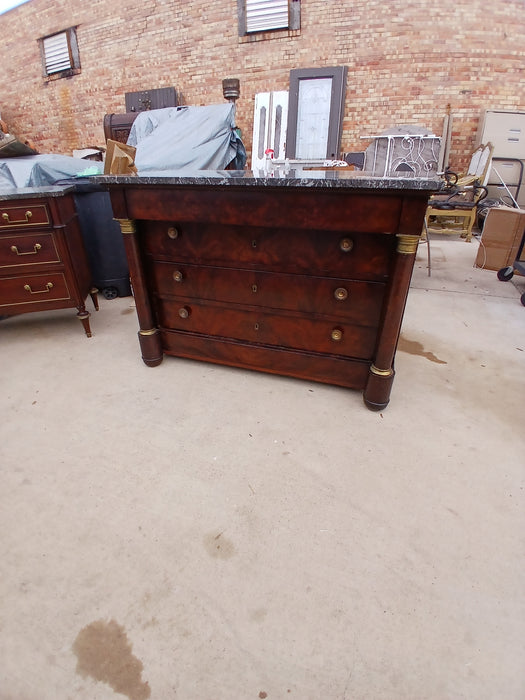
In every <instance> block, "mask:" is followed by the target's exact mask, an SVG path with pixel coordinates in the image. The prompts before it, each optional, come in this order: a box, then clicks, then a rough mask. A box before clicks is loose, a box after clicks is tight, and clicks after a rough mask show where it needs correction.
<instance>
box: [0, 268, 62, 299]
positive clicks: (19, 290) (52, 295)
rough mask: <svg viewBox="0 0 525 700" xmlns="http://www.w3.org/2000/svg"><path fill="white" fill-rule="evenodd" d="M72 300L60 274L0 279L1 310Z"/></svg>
mask: <svg viewBox="0 0 525 700" xmlns="http://www.w3.org/2000/svg"><path fill="white" fill-rule="evenodd" d="M70 298H71V295H70V293H69V289H68V286H67V281H66V278H65V276H64V275H63V274H62V273H60V272H51V273H45V274H39V275H34V274H30V275H20V276H19V277H1V278H0V308H2V307H6V306H13V305H15V304H35V303H45V302H49V301H62V300H66V299H70Z"/></svg>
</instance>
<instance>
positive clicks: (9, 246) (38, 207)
mask: <svg viewBox="0 0 525 700" xmlns="http://www.w3.org/2000/svg"><path fill="white" fill-rule="evenodd" d="M88 295H91V298H92V300H93V303H94V305H95V308H97V309H98V302H97V295H96V290H94V289H93V288H92V285H91V272H90V270H89V266H88V262H87V257H86V252H85V249H84V243H83V240H82V235H81V232H80V228H79V225H78V221H77V214H76V211H75V204H74V199H73V194H72V192H71V188H61V187H50V188H34V189H24V190H10V191H8V192H0V316H14V315H16V314H22V313H28V312H34V311H49V310H51V309H62V308H69V307H72V308H76V309H77V311H78V313H77V317H78V318H79V319H80V321H81V322H82V325H83V327H84V330H85V333H86V335H87V336H88V337H90V336H91V329H90V325H89V316H90V314H89V312H88V311H87V310H86V306H85V299H86V297H87V296H88Z"/></svg>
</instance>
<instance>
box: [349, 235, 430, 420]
mask: <svg viewBox="0 0 525 700" xmlns="http://www.w3.org/2000/svg"><path fill="white" fill-rule="evenodd" d="M418 244H419V236H414V235H405V234H397V247H396V256H395V259H394V268H393V270H392V274H391V277H390V279H391V285H390V288H389V290H388V296H387V300H386V303H385V306H384V309H383V319H382V324H381V331H380V333H379V337H378V342H377V347H376V352H375V356H374V362H373V363H372V365H371V367H370V373H369V375H368V381H367V384H366V387H365V391H364V393H363V399H364V402H365V404H366V405H367V406H368V408H370V409H371V410H373V411H381V410H382V409H384V408H386V406H387V405H388V402H389V400H390V391H391V389H392V383H393V381H394V374H395V372H394V356H395V354H396V348H397V341H398V339H399V333H400V331H401V323H402V321H403V313H404V311H405V304H406V300H407V296H408V290H409V287H410V278H411V275H412V268H413V267H414V260H415V257H416V251H417V247H418Z"/></svg>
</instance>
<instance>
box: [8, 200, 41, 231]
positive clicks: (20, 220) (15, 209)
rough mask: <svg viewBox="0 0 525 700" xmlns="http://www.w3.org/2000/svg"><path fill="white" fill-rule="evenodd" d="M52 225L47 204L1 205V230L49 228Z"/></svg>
mask: <svg viewBox="0 0 525 700" xmlns="http://www.w3.org/2000/svg"><path fill="white" fill-rule="evenodd" d="M50 223H51V217H50V216H49V210H48V208H47V206H46V205H45V204H30V205H29V206H20V205H19V204H13V205H9V204H8V205H6V204H2V205H0V230H1V229H3V228H22V227H24V228H27V227H29V226H31V227H33V226H49V224H50Z"/></svg>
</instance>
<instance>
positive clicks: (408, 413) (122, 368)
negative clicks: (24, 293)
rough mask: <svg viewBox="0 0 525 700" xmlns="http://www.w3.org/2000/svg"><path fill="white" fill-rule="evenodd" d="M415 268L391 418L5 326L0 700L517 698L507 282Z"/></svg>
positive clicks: (515, 311) (519, 423)
mask: <svg viewBox="0 0 525 700" xmlns="http://www.w3.org/2000/svg"><path fill="white" fill-rule="evenodd" d="M477 246H478V243H477V241H473V242H472V244H467V243H465V242H464V241H462V240H455V239H452V238H446V237H442V238H439V239H438V238H437V237H435V238H434V239H433V241H432V264H433V274H432V277H430V278H429V277H428V276H427V271H426V249H425V247H424V246H421V247H420V250H419V252H418V260H417V263H416V269H415V272H414V278H413V284H412V290H411V292H410V295H409V300H408V304H407V310H406V315H405V322H404V326H403V332H402V338H401V341H400V346H399V352H398V354H397V360H396V369H397V375H396V380H395V382H394V387H393V392H392V400H391V403H390V406H389V407H388V408H387V409H386V410H385V411H384V412H383V413H380V414H379V413H372V412H370V411H368V410H367V409H366V408H365V407H364V405H363V403H362V398H361V394H360V393H359V392H353V391H349V390H345V389H340V388H336V387H330V386H324V385H320V384H314V383H310V382H305V381H297V380H292V379H286V378H282V377H276V376H270V375H264V374H259V373H251V372H245V371H241V370H236V369H229V368H224V367H219V366H213V365H207V364H202V363H197V362H190V361H183V360H177V359H175V358H166V359H165V360H164V362H163V363H162V365H160V366H159V367H157V368H148V367H146V366H145V365H144V364H143V363H142V361H141V360H140V355H139V348H138V342H137V339H136V331H137V322H136V318H135V312H134V308H133V300H132V298H123V299H116V300H113V301H107V300H104V299H102V300H101V309H100V311H99V312H98V314H93V315H92V328H93V332H94V335H93V337H92V338H91V339H87V338H86V337H85V336H84V335H83V332H82V330H81V327H80V324H79V323H78V321H77V320H76V318H75V316H74V313H72V312H71V311H59V312H53V313H49V314H47V315H33V314H31V315H29V314H28V315H25V316H19V317H16V318H11V319H8V320H5V321H2V323H1V324H0V346H1V355H0V357H1V361H2V367H1V373H0V376H1V399H0V401H1V406H2V414H1V415H2V418H3V420H2V424H1V427H0V465H1V467H0V468H1V488H0V504H1V507H0V527H1V531H2V537H1V541H0V542H1V545H0V547H1V555H2V556H1V569H0V574H1V576H0V659H1V662H0V698H1V700H66V699H70V700H112V699H113V698H119V697H120V698H126V697H127V698H129V700H145V699H147V698H152V699H153V700H170V699H171V698H181V699H182V700H212V699H213V700H248V699H249V698H254V699H255V700H256V699H257V698H268V700H284V699H285V698H290V699H293V698H297V699H301V700H343V699H344V698H347V699H349V700H445V699H456V698H468V699H472V700H485V699H486V700H523V698H525V665H524V664H523V659H524V658H525V655H524V652H525V648H524V647H525V607H524V595H523V593H524V589H525V588H524V583H525V569H524V553H525V551H524V549H525V548H524V532H525V527H524V526H525V508H524V495H525V492H524V480H523V476H524V471H525V469H524V467H525V441H524V429H523V425H524V424H523V410H524V398H525V384H524V377H525V308H524V307H523V306H522V305H521V304H520V301H519V297H520V294H521V292H523V291H525V281H523V280H521V279H520V278H514V279H513V280H512V281H511V282H509V283H503V282H499V281H498V280H497V279H496V274H495V273H494V272H489V271H486V270H478V269H474V268H473V262H474V259H475V256H476V251H477Z"/></svg>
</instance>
